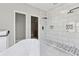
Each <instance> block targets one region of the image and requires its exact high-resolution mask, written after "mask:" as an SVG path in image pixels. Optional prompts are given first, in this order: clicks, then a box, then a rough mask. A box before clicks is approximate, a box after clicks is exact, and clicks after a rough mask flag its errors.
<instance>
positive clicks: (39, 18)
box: [29, 14, 41, 40]
mask: <svg viewBox="0 0 79 59" xmlns="http://www.w3.org/2000/svg"><path fill="white" fill-rule="evenodd" d="M29 15H30V26H31V16H35V17H38V40H39V39H40V20H41V16H39V15H36V14H29ZM30 29H31V27H30ZM30 38H31V31H30Z"/></svg>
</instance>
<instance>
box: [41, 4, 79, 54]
mask: <svg viewBox="0 0 79 59" xmlns="http://www.w3.org/2000/svg"><path fill="white" fill-rule="evenodd" d="M78 6H79V4H77V3H76V4H75V3H70V4H65V3H63V4H61V5H60V6H58V7H56V8H52V9H50V10H49V11H48V13H47V16H48V19H47V27H46V37H45V38H46V39H47V40H52V41H57V42H62V43H65V44H68V45H73V46H75V47H77V48H79V32H77V31H75V32H66V27H65V25H66V24H67V23H69V22H74V23H77V22H79V13H78V12H75V13H71V14H67V12H68V11H69V10H70V9H72V8H74V7H78ZM51 25H53V26H54V27H53V28H52V29H51V28H50V26H51ZM43 41H46V40H43ZM41 46H42V45H41ZM49 49H50V51H51V52H48V53H47V54H44V55H49V54H51V55H55V54H56V53H55V54H53V53H52V50H53V48H51V47H50V46H49ZM42 50H44V51H45V50H46V52H47V51H48V49H47V48H42ZM41 53H42V52H41ZM57 53H58V54H59V55H61V53H63V52H61V53H59V52H57ZM63 55H64V54H63Z"/></svg>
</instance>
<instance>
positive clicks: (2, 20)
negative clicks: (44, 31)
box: [0, 3, 45, 46]
mask: <svg viewBox="0 0 79 59" xmlns="http://www.w3.org/2000/svg"><path fill="white" fill-rule="evenodd" d="M15 10H16V11H21V12H25V13H26V18H27V20H26V38H27V39H28V38H30V33H31V31H30V28H31V27H30V25H31V23H30V21H31V15H32V16H34V15H35V16H38V17H39V35H41V33H40V28H41V25H42V24H41V20H42V19H41V17H42V16H45V12H44V11H41V10H39V9H36V8H33V7H31V6H29V5H27V4H19V3H18V4H0V29H8V30H10V38H9V46H12V45H13V44H14V11H15ZM39 38H41V36H39Z"/></svg>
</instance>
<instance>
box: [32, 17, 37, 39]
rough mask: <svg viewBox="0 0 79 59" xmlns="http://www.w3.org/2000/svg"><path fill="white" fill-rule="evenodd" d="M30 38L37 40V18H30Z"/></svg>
mask: <svg viewBox="0 0 79 59" xmlns="http://www.w3.org/2000/svg"><path fill="white" fill-rule="evenodd" d="M31 38H35V39H38V17H35V16H31Z"/></svg>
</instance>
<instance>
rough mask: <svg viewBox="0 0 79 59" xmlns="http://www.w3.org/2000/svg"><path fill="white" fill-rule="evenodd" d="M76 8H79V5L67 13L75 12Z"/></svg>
mask: <svg viewBox="0 0 79 59" xmlns="http://www.w3.org/2000/svg"><path fill="white" fill-rule="evenodd" d="M76 9H79V7H75V8H73V9H71V10H69V11H68V12H67V13H68V14H69V13H73V12H74V10H76Z"/></svg>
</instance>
